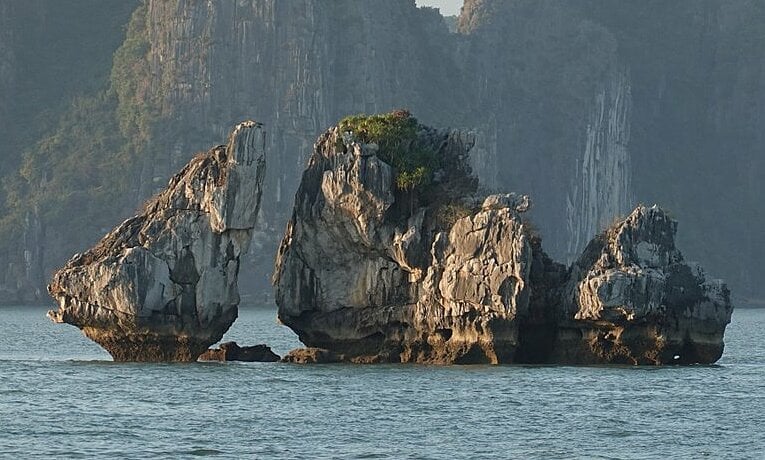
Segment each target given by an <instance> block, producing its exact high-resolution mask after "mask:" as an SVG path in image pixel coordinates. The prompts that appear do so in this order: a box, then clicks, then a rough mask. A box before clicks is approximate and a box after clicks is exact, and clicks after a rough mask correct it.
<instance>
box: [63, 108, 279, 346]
mask: <svg viewBox="0 0 765 460" xmlns="http://www.w3.org/2000/svg"><path fill="white" fill-rule="evenodd" d="M264 144H265V137H264V133H263V131H262V129H261V125H260V124H257V123H255V122H245V123H242V124H239V125H238V126H237V127H236V128H235V129H234V131H233V132H232V133H231V135H230V137H229V140H228V144H227V145H225V146H219V147H216V148H214V149H212V150H210V151H209V152H207V153H205V154H200V155H198V156H197V157H195V158H194V159H193V160H192V161H191V162H190V163H189V164H188V165H187V166H186V167H185V168H184V169H183V170H182V171H181V172H180V173H178V174H177V175H176V176H175V177H173V178H172V180H171V181H170V183H169V184H168V186H167V189H165V190H164V191H163V192H162V193H160V194H159V195H157V196H156V197H154V198H153V199H152V200H150V201H149V202H148V203H146V205H145V209H144V211H143V212H142V213H141V214H140V215H138V216H136V217H133V218H131V219H128V220H126V221H125V222H123V223H122V224H121V225H120V226H119V227H117V228H116V229H115V230H113V231H112V232H111V233H109V234H108V235H106V236H105V237H104V238H103V239H102V240H101V242H99V243H98V245H96V246H95V247H94V248H93V249H90V250H88V251H86V252H84V253H82V254H77V255H75V256H74V257H72V259H70V260H69V262H67V264H66V266H64V268H62V269H61V270H59V271H58V272H57V273H56V274H55V275H54V277H53V281H52V282H51V284H50V285H49V287H48V291H49V292H50V294H51V296H53V297H54V298H56V300H57V301H58V303H59V309H58V310H57V311H51V312H49V313H48V316H49V317H50V318H51V319H52V320H53V321H55V322H59V323H68V324H72V325H75V326H77V327H78V328H80V329H82V331H83V333H85V335H87V336H88V337H89V338H91V339H92V340H94V341H95V342H97V343H98V344H99V345H101V346H103V347H104V348H106V350H107V351H108V352H109V353H110V354H111V355H112V356H113V357H114V359H115V360H117V361H194V360H196V359H197V357H198V356H199V355H200V354H201V353H202V352H203V351H205V350H206V349H207V347H208V346H210V345H212V344H213V343H215V342H217V341H219V340H220V339H221V337H222V336H223V334H224V333H225V332H226V330H228V328H229V327H230V326H231V324H232V323H233V322H234V320H235V319H236V317H237V305H238V304H239V293H238V287H237V278H238V273H239V265H240V258H241V256H242V255H244V254H245V253H246V252H247V250H248V247H249V244H250V240H251V238H252V228H253V227H254V226H255V219H256V218H257V215H258V211H259V209H260V198H261V193H262V187H263V177H264V175H265V152H264Z"/></svg>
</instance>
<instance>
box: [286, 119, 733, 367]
mask: <svg viewBox="0 0 765 460" xmlns="http://www.w3.org/2000/svg"><path fill="white" fill-rule="evenodd" d="M410 128H411V129H412V130H411V131H408V129H410ZM370 133H377V134H375V135H371V134H370ZM380 133H382V134H380ZM402 133H403V134H402ZM407 133H409V134H407ZM389 136H393V139H391V138H389ZM473 146H474V138H473V137H472V136H471V135H469V134H467V133H465V132H462V131H447V130H434V129H431V128H427V127H424V126H422V125H419V124H418V123H417V122H416V120H414V119H413V118H412V117H411V116H410V115H409V114H408V113H407V112H394V113H391V114H388V115H383V116H373V117H366V118H364V117H361V118H359V117H356V118H353V119H351V120H349V119H346V120H343V121H342V122H341V123H340V124H339V125H338V126H337V127H334V128H331V129H330V130H328V131H327V132H326V133H325V134H323V135H322V136H321V137H320V138H319V140H318V142H317V144H316V146H315V150H314V153H313V155H312V157H311V159H310V161H309V164H308V168H307V170H306V171H305V173H304V174H303V178H302V182H301V185H300V188H299V189H298V193H297V195H296V197H295V207H294V211H293V215H292V219H291V220H290V222H289V224H288V226H287V231H286V235H285V237H284V239H283V241H282V244H281V247H280V249H279V254H278V258H277V264H276V273H275V277H274V282H275V284H276V288H277V294H276V300H277V304H278V306H279V318H280V320H281V321H282V322H283V323H284V324H285V325H287V326H289V327H290V328H292V329H293V330H294V331H295V332H296V333H297V334H298V336H299V338H300V340H301V341H302V342H303V343H304V344H306V345H307V346H309V347H314V348H317V349H323V350H325V352H322V353H330V354H331V356H334V357H335V358H336V359H337V360H342V361H351V362H420V363H513V362H523V363H545V362H565V363H580V364H586V363H632V364H647V363H651V364H664V363H678V364H687V363H693V362H714V361H715V360H717V359H718V358H719V356H720V354H721V352H722V346H723V342H722V338H723V332H724V330H725V326H726V325H727V324H728V322H729V321H730V314H731V311H732V306H731V304H730V297H729V293H728V290H727V288H726V287H725V285H724V284H722V283H721V282H708V281H707V280H706V279H705V278H704V275H703V273H702V272H701V270H700V269H698V268H694V267H692V266H691V265H689V264H686V263H684V262H683V259H682V256H681V255H680V253H679V251H678V250H677V249H676V248H675V245H674V236H675V230H676V224H675V223H674V222H673V221H672V220H671V219H670V218H669V217H667V216H666V214H665V213H663V212H662V211H661V210H659V209H658V208H645V207H643V206H641V207H638V208H637V209H636V210H635V211H634V212H633V213H632V214H631V215H630V217H629V218H627V219H626V220H624V221H621V222H619V223H618V224H616V225H615V226H614V227H613V228H611V229H610V230H608V231H607V232H606V233H605V234H604V235H601V236H599V237H597V238H596V239H595V240H594V241H593V242H592V243H590V245H589V246H588V247H587V250H586V251H585V253H584V254H583V255H582V256H581V258H580V259H579V260H578V261H577V262H576V263H575V264H574V265H573V266H572V267H571V268H570V269H569V270H566V268H565V267H564V266H563V265H561V264H558V263H556V262H554V261H553V260H551V259H550V258H549V257H548V256H547V255H546V254H545V253H544V251H543V250H542V247H541V240H540V239H539V237H538V236H537V235H536V233H535V231H534V230H533V228H532V227H531V225H530V224H529V223H528V222H527V221H526V220H525V219H524V218H522V213H523V212H525V211H527V210H528V209H529V207H530V202H529V199H528V197H526V196H520V195H515V194H493V195H488V196H485V195H482V194H480V193H478V192H477V187H476V182H475V180H474V179H473V178H472V177H471V171H470V167H469V166H468V164H469V163H468V157H469V153H470V151H471V150H472V148H473ZM394 165H398V166H394ZM419 168H422V169H423V174H422V176H421V177H422V180H421V181H419V182H417V183H416V184H414V185H413V184H412V183H411V178H412V176H411V174H410V173H409V172H407V171H417V170H419ZM291 355H294V358H288V359H289V360H292V361H291V362H315V361H316V360H314V358H312V356H314V355H316V353H308V352H294V353H292V354H291ZM322 356H324V355H322ZM317 359H318V358H317Z"/></svg>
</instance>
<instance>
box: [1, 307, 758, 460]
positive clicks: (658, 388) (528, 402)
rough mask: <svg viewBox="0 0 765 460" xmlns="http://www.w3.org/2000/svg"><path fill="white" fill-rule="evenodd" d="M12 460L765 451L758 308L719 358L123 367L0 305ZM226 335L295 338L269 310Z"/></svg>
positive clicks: (4, 447)
mask: <svg viewBox="0 0 765 460" xmlns="http://www.w3.org/2000/svg"><path fill="white" fill-rule="evenodd" d="M0 315H2V323H0V456H2V457H6V458H27V457H45V458H93V457H98V458H136V459H139V458H196V457H213V458H266V459H281V458H285V459H286V458H311V459H382V458H385V459H387V458H395V459H423V458H424V459H452V458H471V459H474V458H523V459H526V458H601V459H622V458H623V459H627V458H629V459H633V458H638V459H642V458H645V459H649V458H703V457H708V458H714V459H719V458H731V459H740V458H752V459H759V458H765V434H764V433H763V430H764V429H765V342H764V341H763V338H762V331H763V330H765V310H737V311H736V312H735V313H734V316H733V323H732V324H731V325H730V326H729V327H728V332H727V334H726V350H725V354H724V356H723V358H722V360H720V362H719V363H718V365H715V366H691V367H663V368H656V367H566V366H541V367H540V366H449V367H434V366H416V365H401V366H392V365H384V366H351V365H315V366H299V365H288V364H273V363H225V364H221V363H198V364H120V363H113V362H111V361H110V360H109V356H108V355H107V354H106V353H105V352H104V351H102V350H101V349H100V348H99V347H98V346H96V345H94V344H93V343H92V342H90V341H89V340H87V339H86V338H85V337H84V336H82V335H81V334H80V332H79V331H78V330H77V329H75V328H74V327H70V326H61V325H58V326H57V325H54V324H52V323H50V322H49V321H48V320H47V319H46V318H45V317H44V310H43V309H38V308H31V309H30V308H17V307H5V308H0ZM226 339H230V340H237V341H239V343H240V344H254V343H263V342H266V343H269V344H270V345H272V347H273V348H274V350H275V351H276V352H277V353H280V354H283V353H285V352H286V351H288V350H289V349H291V348H294V347H296V346H298V343H297V341H296V339H295V338H294V336H293V335H292V333H291V332H290V331H289V330H288V329H286V328H284V327H282V326H279V325H277V324H276V321H275V313H274V311H273V310H269V309H244V310H242V312H241V314H240V318H239V320H238V321H237V322H236V323H235V325H234V327H233V328H232V329H231V331H230V332H229V334H228V335H227V337H226Z"/></svg>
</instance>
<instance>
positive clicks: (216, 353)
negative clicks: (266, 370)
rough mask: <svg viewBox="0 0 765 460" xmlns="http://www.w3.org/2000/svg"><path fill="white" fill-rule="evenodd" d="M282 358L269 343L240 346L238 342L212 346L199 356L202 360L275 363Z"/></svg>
mask: <svg viewBox="0 0 765 460" xmlns="http://www.w3.org/2000/svg"><path fill="white" fill-rule="evenodd" d="M280 359H281V358H280V357H279V355H277V354H276V353H274V352H273V351H272V350H271V348H270V347H269V346H267V345H264V344H261V345H253V346H250V347H240V346H239V344H237V343H236V342H226V343H222V344H220V347H218V348H211V349H209V350H207V351H205V352H204V353H202V354H201V355H200V356H199V360H200V361H245V362H250V363H253V362H262V363H273V362H276V361H279V360H280Z"/></svg>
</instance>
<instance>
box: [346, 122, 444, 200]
mask: <svg viewBox="0 0 765 460" xmlns="http://www.w3.org/2000/svg"><path fill="white" fill-rule="evenodd" d="M338 126H339V127H340V131H341V132H343V133H350V134H351V135H352V136H353V139H354V140H355V141H357V142H363V143H365V144H372V143H373V144H377V146H378V147H379V150H378V153H377V156H378V157H380V159H382V160H383V161H385V162H386V163H389V164H390V165H391V166H393V167H394V168H395V169H396V187H397V188H398V189H399V190H404V191H411V190H414V189H415V188H418V187H425V186H427V185H428V184H430V182H431V180H432V177H433V172H434V171H435V170H436V169H438V166H439V161H438V156H437V154H436V152H435V151H434V150H433V149H432V148H430V147H424V146H422V145H420V142H419V141H418V133H419V132H420V130H421V129H423V127H422V126H421V125H420V124H419V122H418V121H417V119H416V118H415V117H413V116H412V114H411V113H409V111H407V110H396V111H393V112H390V113H385V114H377V115H353V116H349V117H345V118H343V119H342V120H341V121H340V123H339V125H338Z"/></svg>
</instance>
